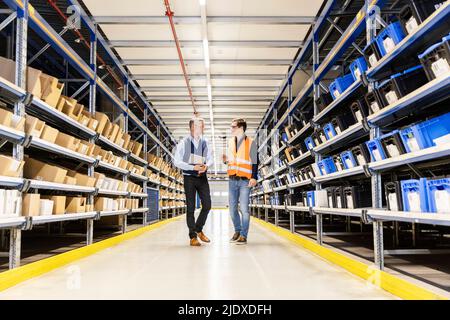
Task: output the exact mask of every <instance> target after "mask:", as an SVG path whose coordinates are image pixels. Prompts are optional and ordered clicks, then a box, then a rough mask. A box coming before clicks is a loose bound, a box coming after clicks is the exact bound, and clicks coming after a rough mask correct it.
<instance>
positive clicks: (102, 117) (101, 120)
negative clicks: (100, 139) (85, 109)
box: [94, 112, 109, 134]
mask: <svg viewBox="0 0 450 320" xmlns="http://www.w3.org/2000/svg"><path fill="white" fill-rule="evenodd" d="M94 119H95V120H97V121H98V125H97V129H96V130H95V131H96V132H98V133H100V134H102V133H103V130H104V129H105V126H106V124H107V123H108V122H109V118H108V116H107V115H106V114H104V113H102V112H96V113H95V114H94Z"/></svg>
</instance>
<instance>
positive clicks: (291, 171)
mask: <svg viewBox="0 0 450 320" xmlns="http://www.w3.org/2000/svg"><path fill="white" fill-rule="evenodd" d="M292 101H293V95H292V77H289V79H288V110H291V105H292ZM293 124H294V117H293V116H292V114H291V113H289V115H288V126H292V125H293ZM288 174H289V175H291V174H294V169H293V168H292V166H289V169H288ZM288 192H289V205H291V206H292V205H295V203H292V198H293V196H294V189H293V188H289V187H288ZM288 213H289V230H290V231H291V232H292V233H294V232H295V212H294V211H292V210H290V211H288Z"/></svg>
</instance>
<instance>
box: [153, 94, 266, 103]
mask: <svg viewBox="0 0 450 320" xmlns="http://www.w3.org/2000/svg"><path fill="white" fill-rule="evenodd" d="M186 99H189V97H187V96H158V97H148V100H149V101H152V102H153V101H155V102H158V101H186ZM195 100H196V101H208V97H207V96H200V97H197V98H195ZM272 100H273V96H257V95H255V96H215V97H214V98H213V101H272Z"/></svg>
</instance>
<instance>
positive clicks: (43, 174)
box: [23, 157, 67, 183]
mask: <svg viewBox="0 0 450 320" xmlns="http://www.w3.org/2000/svg"><path fill="white" fill-rule="evenodd" d="M66 174H67V170H65V169H62V168H60V167H56V166H52V165H49V164H46V163H43V162H41V161H39V160H36V159H32V158H29V157H27V158H26V159H25V164H24V170H23V175H24V177H25V178H27V179H35V180H43V181H48V182H55V183H64V178H65V177H66Z"/></svg>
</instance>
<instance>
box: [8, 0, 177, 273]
mask: <svg viewBox="0 0 450 320" xmlns="http://www.w3.org/2000/svg"><path fill="white" fill-rule="evenodd" d="M3 2H4V3H5V4H6V5H7V6H8V7H9V8H10V9H11V11H12V14H11V16H10V18H8V21H9V22H12V21H14V20H15V22H16V31H15V41H16V47H15V49H16V53H15V56H16V83H15V84H14V83H10V82H8V81H6V80H5V79H3V78H0V93H1V94H2V98H3V99H6V100H8V102H9V103H10V104H14V114H15V115H17V116H20V117H23V116H24V115H25V112H27V113H30V114H32V115H35V116H37V117H45V121H46V123H47V122H49V123H50V124H51V125H52V126H54V127H60V126H63V127H64V128H65V129H66V130H68V131H73V132H76V135H77V136H79V137H82V138H84V139H86V140H89V141H90V142H92V143H96V144H99V145H101V146H102V147H103V148H105V149H108V150H110V151H112V152H113V153H114V154H115V155H118V156H120V157H123V158H124V159H126V160H128V161H131V162H133V163H135V164H137V165H140V166H142V167H144V169H145V170H144V175H137V174H134V173H131V172H129V171H128V170H124V169H121V168H119V167H116V166H113V165H111V164H107V163H105V162H103V161H98V160H96V159H94V158H92V157H89V156H85V155H83V154H80V153H78V152H74V151H72V150H69V149H66V148H63V147H60V146H58V145H56V144H52V143H49V142H48V141H45V140H42V139H39V138H35V137H30V136H27V135H26V134H24V132H20V131H17V130H13V129H11V128H8V127H5V126H0V138H2V139H5V140H7V141H9V142H12V143H13V144H14V148H13V157H14V158H16V159H17V160H23V159H24V150H25V149H26V148H35V149H40V150H43V151H46V152H50V153H53V154H55V155H58V156H60V157H64V158H67V159H72V160H75V161H77V162H80V163H84V164H85V165H87V166H88V175H89V176H93V175H94V172H95V170H96V169H97V168H98V169H102V170H106V171H107V172H110V173H111V174H113V175H119V176H121V177H122V179H123V181H124V182H127V181H129V180H132V181H134V182H136V183H140V184H142V186H143V190H144V191H143V192H142V193H130V192H121V191H111V190H101V189H100V190H99V189H97V188H91V187H85V186H74V185H66V184H57V183H52V182H46V181H38V180H28V179H24V178H10V177H0V186H5V187H10V188H15V189H18V190H19V191H21V192H26V191H27V190H29V189H33V190H36V191H37V190H58V191H62V192H69V193H77V194H85V195H86V196H87V204H90V205H93V203H94V202H93V201H94V197H95V196H96V195H105V196H122V197H126V198H139V199H146V198H147V193H146V189H147V183H148V180H149V179H148V178H147V170H148V167H149V166H148V163H147V161H146V160H145V159H142V158H140V157H139V156H137V155H134V154H132V153H131V152H129V151H128V150H125V149H124V148H122V147H120V146H118V145H116V144H115V143H113V142H111V141H109V140H108V139H106V138H105V137H103V136H101V135H100V136H99V135H97V134H96V132H94V131H93V130H91V129H89V128H87V127H85V126H83V125H81V124H80V123H78V122H77V121H75V120H74V119H72V118H70V117H68V116H67V115H65V114H64V113H62V112H60V111H58V110H56V109H55V108H53V107H51V106H49V105H48V104H47V103H45V102H44V101H42V100H40V99H38V98H36V97H33V96H32V95H30V94H29V93H28V92H27V91H26V72H25V70H26V67H27V52H28V48H27V45H28V41H29V40H28V37H27V34H28V29H29V28H30V29H32V30H33V31H34V32H36V34H38V35H39V36H40V37H41V38H42V39H43V40H44V41H46V42H47V43H48V44H49V46H50V47H52V48H53V49H55V51H56V52H57V53H58V54H59V55H60V56H61V57H63V58H64V60H65V61H67V62H68V63H69V64H70V65H71V66H72V67H73V68H74V69H75V70H76V71H77V72H79V74H80V75H81V76H82V77H84V78H85V79H86V80H87V81H88V86H89V112H91V113H92V114H94V113H95V112H96V95H97V89H99V90H100V91H101V92H102V93H103V94H104V95H105V96H106V97H107V98H109V99H110V101H111V102H112V103H113V105H114V106H115V107H117V108H118V109H119V110H120V111H121V112H122V113H123V114H124V117H125V131H126V132H128V126H129V125H132V126H133V128H134V129H135V130H138V131H140V132H141V135H140V136H139V137H141V138H142V140H143V154H144V155H146V154H147V152H148V146H147V143H148V140H149V139H151V140H152V141H153V142H154V143H155V144H156V145H157V152H158V155H160V154H161V153H162V152H164V154H165V155H166V157H170V156H171V152H170V150H169V149H168V148H167V147H166V146H165V144H164V143H162V142H161V129H163V130H164V133H165V134H167V138H168V141H169V142H170V143H171V144H173V143H174V142H175V140H174V138H173V137H172V136H171V134H170V132H169V131H168V129H167V127H166V126H165V125H164V123H163V122H162V121H161V119H160V118H159V115H158V114H157V113H156V111H155V110H154V109H153V107H152V106H151V105H150V103H149V102H148V101H147V100H146V98H145V97H144V96H143V95H142V93H141V91H140V90H139V89H138V88H137V86H136V85H135V83H134V82H133V81H131V80H130V79H129V77H128V74H127V72H126V70H125V69H124V68H123V66H122V65H121V63H120V61H119V59H118V58H117V57H116V56H115V54H114V53H113V52H112V50H111V49H110V48H109V45H108V43H107V41H105V39H104V38H103V37H102V35H101V34H100V33H99V32H98V30H97V28H96V26H95V25H94V24H93V23H92V21H91V20H90V18H89V17H88V16H87V14H86V13H85V12H84V11H83V9H82V6H80V4H79V3H78V2H77V1H69V3H71V4H73V5H77V6H78V8H79V9H80V10H81V12H80V13H81V18H82V22H83V23H84V27H86V28H87V29H88V32H89V40H90V49H89V57H90V59H89V64H87V63H85V62H84V61H83V59H82V58H81V57H80V56H79V55H78V54H77V52H75V51H74V50H73V49H72V48H71V47H70V45H69V44H68V43H67V42H66V41H65V40H64V39H63V38H62V36H61V35H60V34H58V33H57V32H56V31H55V30H54V29H53V28H52V27H51V26H50V24H49V23H47V21H46V20H45V19H44V18H43V17H42V16H41V15H40V14H39V13H38V11H37V10H36V9H35V8H33V6H31V5H30V4H29V1H28V0H25V1H15V0H5V1H3ZM14 17H15V19H14ZM7 25H8V24H7V23H5V24H3V25H2V27H5V26H7ZM98 45H101V46H102V49H103V51H104V52H106V54H107V55H109V58H110V59H111V60H112V61H113V63H114V64H115V67H116V69H117V70H119V73H120V74H121V76H122V77H123V81H124V86H123V99H121V98H119V97H118V96H117V95H116V94H115V93H114V92H113V90H112V89H111V88H109V87H108V86H107V85H106V83H105V82H103V80H102V79H101V78H100V77H99V76H97V72H98V70H97V46H98ZM130 88H131V89H132V90H133V92H134V93H135V94H137V95H138V97H140V100H141V101H142V103H143V104H144V121H143V122H142V121H141V120H140V119H139V118H138V117H137V116H136V115H135V114H133V112H132V111H131V110H130V109H129V103H128V96H129V89H130ZM149 112H150V113H151V114H152V115H153V116H154V117H155V118H156V119H157V121H158V126H157V130H158V134H157V135H158V136H156V135H155V134H154V133H152V132H151V131H150V130H149V128H148V123H147V119H148V114H149ZM138 139H139V138H138ZM147 211H148V208H147V207H146V205H145V202H144V205H143V206H142V207H140V208H137V209H131V210H130V209H126V210H118V211H93V212H85V213H67V214H64V215H54V216H35V217H16V218H1V219H0V230H9V233H10V241H9V242H10V248H9V268H10V269H12V268H15V267H18V266H20V257H21V232H22V231H23V230H31V229H32V228H33V226H34V225H41V224H46V223H53V222H63V221H74V220H85V221H87V229H86V243H87V244H91V243H92V242H93V236H94V221H95V220H99V219H100V218H101V217H106V216H113V215H116V216H117V215H121V216H123V217H124V219H123V225H122V232H125V231H126V226H127V219H126V217H127V215H132V214H140V215H142V216H143V224H144V225H146V224H147V221H146V216H147ZM179 213H182V211H180V212H179Z"/></svg>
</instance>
